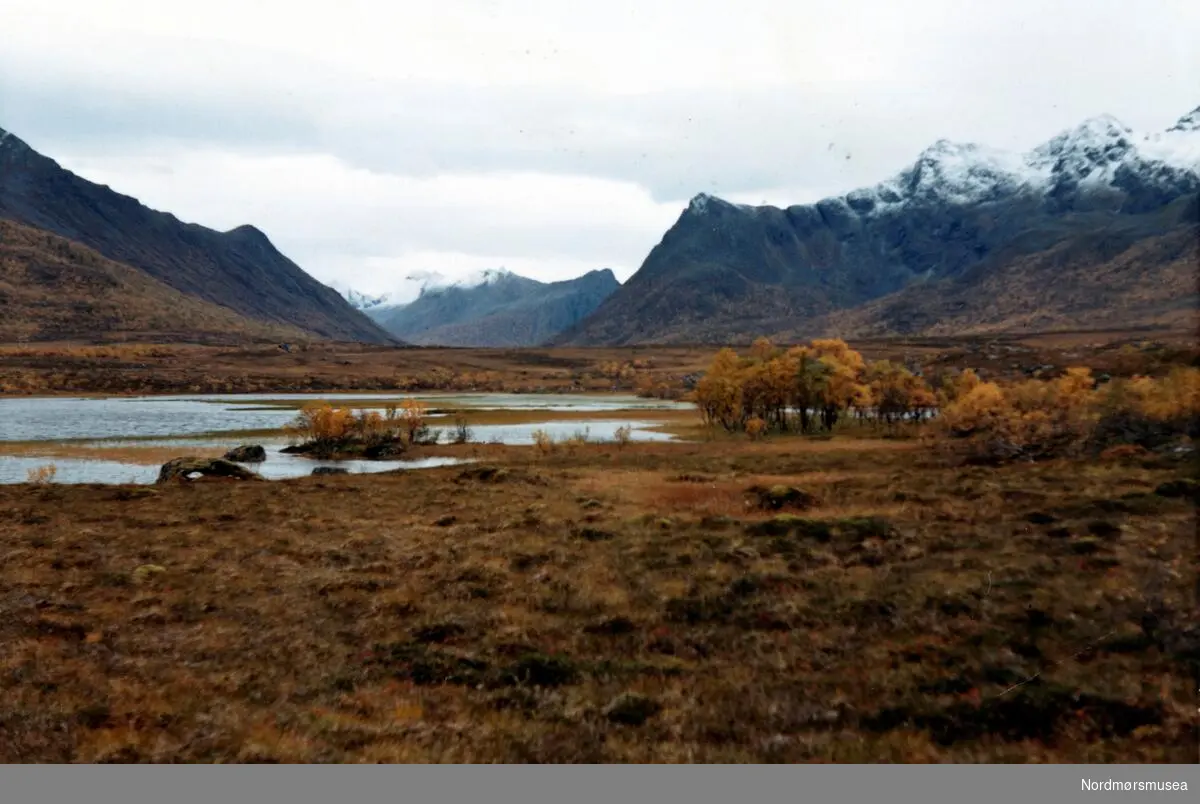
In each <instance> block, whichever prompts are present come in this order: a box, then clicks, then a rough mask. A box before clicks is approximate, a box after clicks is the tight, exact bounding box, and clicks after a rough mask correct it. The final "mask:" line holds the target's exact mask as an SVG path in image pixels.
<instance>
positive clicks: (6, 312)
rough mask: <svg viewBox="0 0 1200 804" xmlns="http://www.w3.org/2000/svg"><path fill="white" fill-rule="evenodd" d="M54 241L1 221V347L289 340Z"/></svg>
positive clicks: (277, 329)
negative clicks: (75, 342) (134, 341)
mask: <svg viewBox="0 0 1200 804" xmlns="http://www.w3.org/2000/svg"><path fill="white" fill-rule="evenodd" d="M299 337H302V333H301V332H300V330H298V329H296V328H294V327H286V326H282V325H272V324H264V323H263V322H261V321H255V320H252V319H250V318H247V317H245V316H242V315H239V314H237V313H235V312H233V311H232V310H230V309H228V308H225V307H220V306H218V305H215V304H211V303H209V302H205V301H201V300H199V299H195V298H192V297H190V296H187V295H186V294H184V293H181V292H179V291H178V290H175V289H174V288H171V287H168V286H167V285H165V284H163V283H162V282H159V281H158V280H157V279H154V278H153V277H151V276H149V275H147V274H146V273H144V272H142V271H139V270H137V269H136V268H131V267H129V266H128V265H122V264H120V263H117V262H113V261H112V260H108V259H105V258H104V257H102V256H100V255H99V254H98V253H96V252H95V251H93V250H92V249H89V248H87V247H86V246H81V245H79V244H78V243H72V242H70V241H69V240H66V239H64V238H61V237H58V236H57V235H54V234H50V233H48V232H43V231H41V230H39V229H34V228H32V227H28V226H22V225H20V224H17V223H13V222H11V221H5V220H0V342H13V341H18V340H31V341H37V340H112V339H117V338H131V339H143V338H154V339H157V340H171V341H193V342H202V343H230V342H244V341H250V340H295V339H297V338H299Z"/></svg>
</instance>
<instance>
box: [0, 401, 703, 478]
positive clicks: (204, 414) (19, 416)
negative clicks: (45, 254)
mask: <svg viewBox="0 0 1200 804" xmlns="http://www.w3.org/2000/svg"><path fill="white" fill-rule="evenodd" d="M402 398H403V397H398V396H397V395H395V394H379V395H374V396H372V395H364V394H287V395H281V394H243V395H214V396H174V397H114V398H107V399H97V398H67V397H54V398H42V399H35V398H28V397H22V398H7V399H0V442H5V441H10V442H12V441H26V442H45V443H47V444H54V443H58V442H62V441H74V442H77V443H79V445H80V446H81V447H93V448H95V447H145V448H153V447H177V448H179V450H180V455H185V454H187V452H188V450H189V449H192V450H194V449H200V448H205V449H212V448H220V449H230V448H232V447H235V446H238V445H239V444H242V443H258V444H262V445H263V446H264V447H265V448H266V449H267V453H268V455H267V460H266V461H265V462H264V463H262V464H258V465H255V466H252V467H251V468H253V469H254V470H255V471H257V472H259V473H260V474H262V475H263V476H264V477H267V478H270V479H282V478H289V477H300V476H304V475H309V474H311V473H312V470H313V469H314V468H316V467H318V466H337V467H341V468H344V469H346V470H348V471H350V472H354V473H362V472H384V471H389V470H394V469H421V468H428V467H433V466H445V465H452V464H456V463H462V462H463V461H462V460H460V459H455V458H427V459H422V460H396V461H318V460H314V459H311V458H307V457H305V456H302V455H288V454H286V453H282V452H280V451H279V450H280V449H282V448H283V447H284V446H286V443H287V442H286V441H285V440H284V439H283V437H282V435H280V436H275V437H266V438H261V437H260V438H245V437H240V436H238V435H236V432H237V431H242V430H259V429H279V428H282V427H283V426H284V425H285V424H287V423H288V422H289V421H291V420H292V419H293V418H294V417H295V415H296V411H295V409H294V408H291V407H278V408H271V407H264V406H263V402H265V401H268V400H281V401H282V400H289V401H290V400H308V399H311V400H330V401H336V400H345V399H352V400H363V401H367V400H374V399H378V400H380V404H381V403H382V401H383V400H386V401H393V400H399V399H402ZM418 398H420V399H422V400H424V401H426V402H428V403H429V404H431V405H437V406H442V407H463V408H465V407H475V408H487V409H505V408H507V409H515V410H545V411H547V412H549V411H562V410H570V411H579V410H587V411H591V410H594V411H596V412H598V413H599V412H603V411H612V410H620V409H631V408H636V409H643V410H652V409H663V408H668V409H669V408H673V407H676V406H677V405H680V403H673V402H660V401H658V400H645V399H638V398H636V397H632V396H605V397H600V396H582V395H579V396H574V395H565V394H553V395H552V394H545V395H535V394H523V395H522V394H457V395H448V394H447V395H437V396H430V395H423V396H420V397H418ZM685 407H686V406H685ZM430 425H431V427H432V428H433V429H434V430H439V429H440V430H441V431H442V433H441V436H442V438H441V440H442V443H446V442H448V441H449V440H450V438H452V437H453V432H452V428H448V427H439V422H438V419H437V418H436V417H431V420H430ZM653 425H654V422H644V421H641V422H639V421H627V420H624V419H603V418H597V419H594V420H584V421H552V422H540V423H537V422H534V423H522V424H488V425H475V426H472V427H471V434H472V439H471V440H472V441H473V442H476V443H501V444H532V443H533V442H534V433H535V432H536V431H537V430H543V431H545V432H546V433H548V434H549V435H550V436H551V438H553V439H554V440H555V441H562V440H565V439H568V438H571V437H573V436H583V437H584V438H586V439H587V440H589V441H611V440H613V439H614V438H615V433H616V430H617V428H619V427H623V426H629V427H631V428H632V435H631V437H632V440H634V441H669V440H671V439H672V436H670V435H668V434H666V433H659V432H655V431H653V430H650V429H648V428H650V427H652V426H653ZM226 432H227V433H230V435H228V436H223V435H222V433H226ZM191 436H207V437H200V438H193V437H191ZM50 463H53V464H54V465H55V467H56V470H57V471H56V474H55V477H54V482H55V483H152V482H154V480H155V478H156V477H157V476H158V466H157V465H154V466H148V465H142V464H137V463H127V462H123V461H111V460H99V459H90V458H80V457H75V458H48V457H38V456H26V455H22V456H20V457H14V456H4V455H0V483H23V482H25V481H26V480H27V478H28V473H29V471H30V470H32V469H36V468H38V467H41V466H45V465H47V464H50Z"/></svg>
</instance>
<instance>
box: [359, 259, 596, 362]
mask: <svg viewBox="0 0 1200 804" xmlns="http://www.w3.org/2000/svg"><path fill="white" fill-rule="evenodd" d="M619 287H620V283H619V282H617V278H616V277H615V276H614V275H613V273H612V271H610V270H608V269H605V270H600V271H590V272H588V273H587V274H585V275H583V276H581V277H578V278H576V279H570V280H567V281H564V282H550V283H546V282H538V281H537V280H534V279H527V278H526V277H523V276H517V275H516V274H512V273H509V272H506V271H494V272H488V273H487V274H486V275H485V276H484V277H482V281H481V282H480V284H477V285H474V286H462V285H450V286H445V287H435V288H429V289H426V290H424V291H423V292H422V293H421V295H420V296H419V297H418V298H417V299H416V300H415V301H413V302H411V303H409V304H406V305H404V306H402V307H374V308H371V309H369V310H368V311H367V313H368V315H370V316H371V317H372V318H374V319H375V321H377V322H378V323H379V324H380V325H381V326H383V327H384V328H385V329H387V330H388V331H389V332H390V333H392V334H393V335H395V336H396V337H397V338H400V339H402V340H404V341H406V342H409V343H415V344H419V345H424V346H480V347H489V346H495V347H521V346H537V345H540V344H542V343H545V342H546V341H547V340H549V339H551V338H553V337H554V336H556V335H558V334H559V333H560V332H562V331H563V330H565V329H568V328H569V327H571V326H574V325H575V324H576V323H577V322H578V321H580V320H581V319H583V318H584V317H586V316H587V315H588V314H590V313H591V312H592V311H593V310H595V309H596V308H597V307H598V306H599V305H600V304H601V303H602V302H603V301H604V300H605V299H606V298H608V296H609V295H610V294H612V293H613V291H615V290H616V289H617V288H619Z"/></svg>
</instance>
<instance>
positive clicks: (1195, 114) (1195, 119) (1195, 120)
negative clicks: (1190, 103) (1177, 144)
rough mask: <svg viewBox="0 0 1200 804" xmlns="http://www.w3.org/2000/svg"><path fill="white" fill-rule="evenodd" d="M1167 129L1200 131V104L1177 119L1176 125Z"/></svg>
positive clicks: (1171, 130) (1173, 130)
mask: <svg viewBox="0 0 1200 804" xmlns="http://www.w3.org/2000/svg"><path fill="white" fill-rule="evenodd" d="M1167 131H1170V132H1175V131H1182V132H1200V106H1197V107H1196V108H1195V109H1192V110H1191V111H1190V112H1188V113H1187V114H1185V115H1184V116H1183V117H1181V118H1179V119H1178V120H1177V121H1175V125H1173V126H1171V127H1170V128H1169V129H1167Z"/></svg>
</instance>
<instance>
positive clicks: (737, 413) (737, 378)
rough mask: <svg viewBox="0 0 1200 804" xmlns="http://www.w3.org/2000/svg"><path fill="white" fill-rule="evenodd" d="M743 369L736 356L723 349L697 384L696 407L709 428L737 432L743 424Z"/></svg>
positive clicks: (729, 350)
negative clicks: (715, 427)
mask: <svg viewBox="0 0 1200 804" xmlns="http://www.w3.org/2000/svg"><path fill="white" fill-rule="evenodd" d="M741 374H742V368H741V361H739V360H738V356H737V353H736V352H734V351H733V350H732V349H728V348H726V349H722V350H721V351H719V352H717V355H716V357H714V358H713V362H712V365H711V366H709V368H708V371H707V372H706V373H705V375H704V376H703V377H702V378H701V379H700V382H698V383H697V384H696V404H697V405H698V406H699V408H700V412H701V415H703V417H704V421H705V423H706V424H708V425H709V426H713V425H717V424H719V425H721V426H722V427H724V428H725V429H726V430H730V431H733V430H740V429H742V426H743V424H744V423H745V416H744V412H743V409H742V401H743V393H742V376H741Z"/></svg>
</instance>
